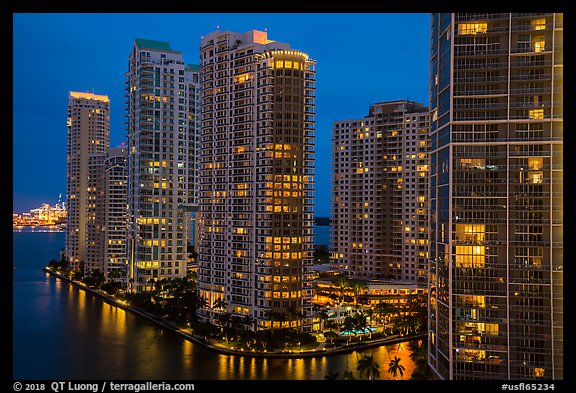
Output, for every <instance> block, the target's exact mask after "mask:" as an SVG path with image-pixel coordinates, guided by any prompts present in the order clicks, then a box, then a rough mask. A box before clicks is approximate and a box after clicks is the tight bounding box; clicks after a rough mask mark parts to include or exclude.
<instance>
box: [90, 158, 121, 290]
mask: <svg viewBox="0 0 576 393" xmlns="http://www.w3.org/2000/svg"><path fill="white" fill-rule="evenodd" d="M126 156H127V148H126V147H116V148H112V149H106V152H105V153H102V154H91V155H89V156H88V190H87V200H88V203H87V204H86V262H85V264H84V272H85V273H89V272H91V271H94V270H97V271H99V272H101V273H103V274H104V277H105V278H106V279H108V278H110V279H113V280H125V279H126V272H127V269H126V267H127V266H126V263H127V258H126V255H127V254H126V253H127V241H126V239H127V236H128V233H127V224H128V221H127V219H128V217H127V213H128V209H127V199H126V190H127V180H128V173H127V172H128V171H127V166H126Z"/></svg>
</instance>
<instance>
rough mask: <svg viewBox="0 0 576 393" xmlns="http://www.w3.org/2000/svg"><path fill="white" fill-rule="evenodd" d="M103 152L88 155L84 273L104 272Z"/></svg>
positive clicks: (104, 175)
mask: <svg viewBox="0 0 576 393" xmlns="http://www.w3.org/2000/svg"><path fill="white" fill-rule="evenodd" d="M107 150H108V149H106V151H105V152H103V153H97V154H90V155H89V156H88V188H87V190H86V199H87V203H86V260H85V262H84V273H85V274H89V273H91V272H92V271H99V272H100V273H104V270H105V269H104V265H105V262H104V260H105V257H104V238H105V236H106V233H105V231H106V222H105V221H106V171H105V169H104V160H105V159H106V153H107Z"/></svg>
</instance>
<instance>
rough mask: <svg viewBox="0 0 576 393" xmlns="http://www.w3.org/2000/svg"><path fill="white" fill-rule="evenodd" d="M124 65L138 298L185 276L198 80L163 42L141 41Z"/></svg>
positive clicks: (132, 267)
mask: <svg viewBox="0 0 576 393" xmlns="http://www.w3.org/2000/svg"><path fill="white" fill-rule="evenodd" d="M128 65H129V69H128V72H127V74H126V104H127V107H126V109H127V121H126V124H127V131H128V206H129V213H128V215H129V217H128V219H129V245H128V261H129V269H128V280H129V283H130V285H129V287H130V290H132V291H136V292H139V291H148V290H151V289H152V288H153V284H154V281H156V280H161V279H163V278H167V279H171V278H177V277H184V276H185V275H186V270H187V269H186V262H187V256H188V255H187V244H188V236H189V228H188V225H190V210H191V209H192V207H193V205H194V203H195V200H194V191H195V187H194V181H195V180H194V178H195V172H194V170H195V168H196V165H195V162H194V161H195V157H196V156H197V155H196V153H195V148H196V142H197V127H196V126H197V125H198V120H197V112H198V110H197V97H198V95H197V94H198V92H197V90H198V78H199V72H198V70H197V69H194V68H193V67H192V68H191V67H186V66H185V64H184V61H183V60H182V53H181V52H179V51H175V50H173V49H172V48H171V46H170V44H169V43H168V42H163V41H154V40H147V39H141V38H137V39H135V40H134V45H133V47H132V50H131V52H130V56H129V61H128Z"/></svg>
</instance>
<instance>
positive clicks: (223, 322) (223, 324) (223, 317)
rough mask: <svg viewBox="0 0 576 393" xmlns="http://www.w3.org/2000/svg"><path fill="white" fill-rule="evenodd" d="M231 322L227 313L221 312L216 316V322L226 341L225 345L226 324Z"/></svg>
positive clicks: (230, 317)
mask: <svg viewBox="0 0 576 393" xmlns="http://www.w3.org/2000/svg"><path fill="white" fill-rule="evenodd" d="M231 320H232V314H230V313H229V312H223V313H222V314H220V315H219V316H218V321H219V322H220V328H221V329H222V333H224V338H225V339H226V344H228V324H229V323H230V321H231Z"/></svg>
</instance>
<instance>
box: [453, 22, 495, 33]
mask: <svg viewBox="0 0 576 393" xmlns="http://www.w3.org/2000/svg"><path fill="white" fill-rule="evenodd" d="M487 30H488V24H487V23H485V22H484V23H482V22H480V23H460V24H459V25H458V34H459V35H470V34H474V35H475V34H479V33H486V31H487Z"/></svg>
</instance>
